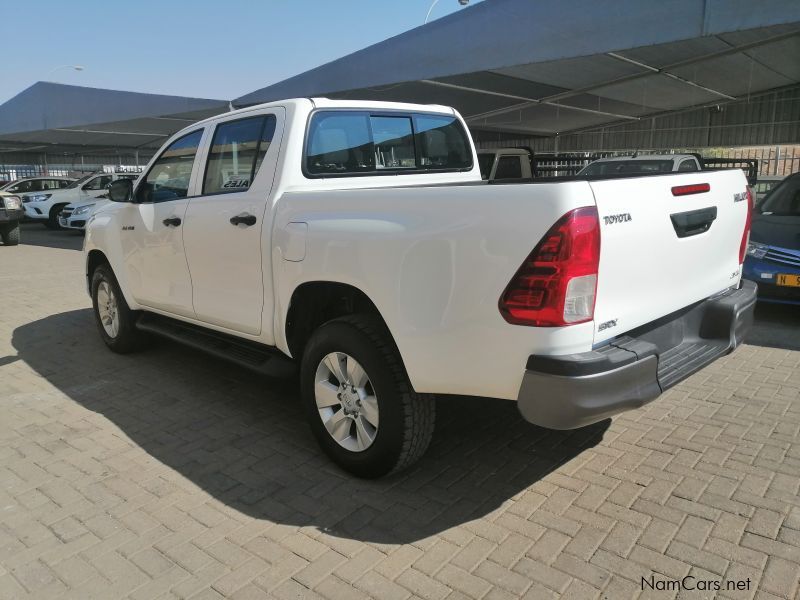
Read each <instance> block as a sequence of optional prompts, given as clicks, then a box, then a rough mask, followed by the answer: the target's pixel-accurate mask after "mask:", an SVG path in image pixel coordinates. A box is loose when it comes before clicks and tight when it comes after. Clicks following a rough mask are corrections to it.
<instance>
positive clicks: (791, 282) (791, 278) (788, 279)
mask: <svg viewBox="0 0 800 600" xmlns="http://www.w3.org/2000/svg"><path fill="white" fill-rule="evenodd" d="M775 281H776V283H777V284H778V285H783V286H786V287H800V275H790V274H787V273H778V274H777V275H776V276H775Z"/></svg>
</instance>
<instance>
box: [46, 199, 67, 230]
mask: <svg viewBox="0 0 800 600" xmlns="http://www.w3.org/2000/svg"><path fill="white" fill-rule="evenodd" d="M65 206H66V204H56V205H55V206H53V208H51V209H50V213H49V215H48V217H47V221H45V222H44V226H45V227H47V228H48V229H61V225H59V224H58V213H60V212H61V211H62V210H63V208H64V207H65Z"/></svg>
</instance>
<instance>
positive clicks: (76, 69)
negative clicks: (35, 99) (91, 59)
mask: <svg viewBox="0 0 800 600" xmlns="http://www.w3.org/2000/svg"><path fill="white" fill-rule="evenodd" d="M61 69H73V70H74V71H83V65H61V66H60V67H56V68H54V69H51V70H50V72H49V73H48V74H47V75H45V78H47V77H50V75H52V74H53V73H55V72H56V71H59V70H61Z"/></svg>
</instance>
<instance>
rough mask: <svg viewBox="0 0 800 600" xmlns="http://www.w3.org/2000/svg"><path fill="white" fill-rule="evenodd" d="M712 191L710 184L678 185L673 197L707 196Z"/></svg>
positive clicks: (674, 188)
mask: <svg viewBox="0 0 800 600" xmlns="http://www.w3.org/2000/svg"><path fill="white" fill-rule="evenodd" d="M710 191H711V185H709V184H708V183H692V184H690V185H676V186H675V187H673V188H672V195H673V196H689V195H691V194H705V193H706V192H710Z"/></svg>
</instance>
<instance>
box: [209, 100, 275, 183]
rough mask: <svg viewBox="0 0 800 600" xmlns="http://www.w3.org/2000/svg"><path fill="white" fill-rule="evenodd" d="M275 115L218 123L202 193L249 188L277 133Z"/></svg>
mask: <svg viewBox="0 0 800 600" xmlns="http://www.w3.org/2000/svg"><path fill="white" fill-rule="evenodd" d="M275 123H276V118H275V115H259V116H257V117H249V118H247V119H238V120H236V121H228V122H226V123H220V124H219V125H217V128H216V130H215V131H214V139H213V140H212V141H211V148H210V149H209V151H208V160H207V161H206V171H205V176H204V178H203V194H224V193H229V192H243V191H245V190H247V189H249V188H250V185H252V182H253V180H254V179H255V176H256V173H257V172H258V168H259V167H260V166H261V161H262V160H263V159H264V155H265V154H266V153H267V150H268V149H269V145H270V143H272V138H273V136H274V135H275Z"/></svg>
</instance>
